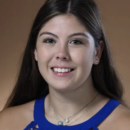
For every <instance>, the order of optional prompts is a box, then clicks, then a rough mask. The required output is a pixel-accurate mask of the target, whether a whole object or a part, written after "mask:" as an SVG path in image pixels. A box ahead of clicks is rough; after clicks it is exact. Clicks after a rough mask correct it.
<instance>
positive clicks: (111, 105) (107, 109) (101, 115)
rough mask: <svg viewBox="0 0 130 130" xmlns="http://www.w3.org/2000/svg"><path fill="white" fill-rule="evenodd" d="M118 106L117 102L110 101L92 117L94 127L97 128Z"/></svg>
mask: <svg viewBox="0 0 130 130" xmlns="http://www.w3.org/2000/svg"><path fill="white" fill-rule="evenodd" d="M119 104H120V102H119V101H117V100H114V99H111V100H110V101H109V102H108V103H107V104H106V105H105V106H104V107H103V108H102V109H101V110H100V111H99V112H98V113H97V114H96V115H95V116H94V118H93V119H94V122H95V124H94V125H95V126H98V125H99V124H101V122H102V121H103V120H105V119H106V118H107V117H108V116H109V115H110V114H111V112H112V111H113V110H114V109H115V108H116V107H117V106H118V105H119Z"/></svg>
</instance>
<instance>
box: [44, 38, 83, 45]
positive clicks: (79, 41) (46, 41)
mask: <svg viewBox="0 0 130 130" xmlns="http://www.w3.org/2000/svg"><path fill="white" fill-rule="evenodd" d="M48 40H49V42H48ZM73 41H74V43H72V42H73ZM77 42H78V43H77ZM43 43H50V44H52V43H56V41H55V40H54V39H52V38H47V39H44V40H43ZM69 43H70V44H75V45H81V44H83V42H82V41H81V40H76V39H74V40H71V41H70V42H69Z"/></svg>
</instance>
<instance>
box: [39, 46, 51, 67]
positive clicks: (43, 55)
mask: <svg viewBox="0 0 130 130" xmlns="http://www.w3.org/2000/svg"><path fill="white" fill-rule="evenodd" d="M37 59H38V63H39V64H40V63H46V62H48V61H49V60H50V59H51V53H48V50H46V49H42V48H40V49H38V50H37Z"/></svg>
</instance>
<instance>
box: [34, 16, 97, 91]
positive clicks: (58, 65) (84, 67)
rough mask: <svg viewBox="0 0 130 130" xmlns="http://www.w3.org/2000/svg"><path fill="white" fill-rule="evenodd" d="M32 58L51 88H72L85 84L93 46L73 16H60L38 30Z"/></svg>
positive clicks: (83, 28) (87, 79)
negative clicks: (33, 57)
mask: <svg viewBox="0 0 130 130" xmlns="http://www.w3.org/2000/svg"><path fill="white" fill-rule="evenodd" d="M34 54H35V59H36V60H37V62H38V67H39V71H40V73H41V75H42V76H43V78H44V79H45V80H46V82H47V83H48V85H49V88H50V89H55V90H58V91H67V90H69V91H70V90H74V89H77V88H78V87H81V86H82V85H87V84H88V82H90V80H89V79H91V68H92V65H93V64H94V63H95V58H96V56H95V54H96V48H95V44H94V39H93V37H92V36H91V34H90V33H89V32H88V30H87V29H86V28H85V27H84V26H83V25H82V24H81V23H80V22H79V21H78V20H77V18H76V17H75V16H73V15H59V16H56V17H54V18H52V19H51V20H50V21H48V22H47V23H46V24H45V25H44V26H43V27H42V29H41V30H40V32H39V34H38V37H37V43H36V49H35V51H34Z"/></svg>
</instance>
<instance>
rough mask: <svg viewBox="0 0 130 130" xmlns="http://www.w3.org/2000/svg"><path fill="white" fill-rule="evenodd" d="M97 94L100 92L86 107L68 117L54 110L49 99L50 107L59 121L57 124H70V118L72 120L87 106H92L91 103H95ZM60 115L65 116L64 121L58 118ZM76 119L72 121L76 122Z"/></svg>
mask: <svg viewBox="0 0 130 130" xmlns="http://www.w3.org/2000/svg"><path fill="white" fill-rule="evenodd" d="M97 96H98V94H97V95H96V96H95V97H94V98H93V99H92V100H91V101H90V102H89V103H87V104H86V105H85V106H84V107H82V108H81V109H80V110H78V111H77V112H75V113H74V114H72V115H71V116H69V117H68V118H64V117H62V116H61V115H60V114H59V113H58V112H57V111H56V110H54V108H53V107H52V106H51V103H50V100H49V105H50V109H51V110H52V112H53V113H54V115H55V118H56V119H57V121H58V123H57V125H59V126H63V125H66V124H68V123H69V122H70V120H72V119H73V118H74V117H76V116H77V115H78V114H79V113H80V112H81V111H82V110H83V109H84V108H85V107H87V106H90V105H91V104H92V103H93V101H94V100H95V99H96V98H97ZM49 99H50V98H49ZM87 111H88V109H87V110H85V112H84V113H83V114H82V115H81V116H80V117H82V116H83V115H84V114H85V113H86V112H87ZM58 115H59V116H60V117H62V118H63V121H61V120H60V119H59V118H58ZM80 117H79V118H80ZM79 118H78V119H79ZM78 119H76V120H75V121H77V120H78ZM75 121H73V122H72V123H74V122H75ZM72 123H70V124H72ZM70 124H69V125H70Z"/></svg>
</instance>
